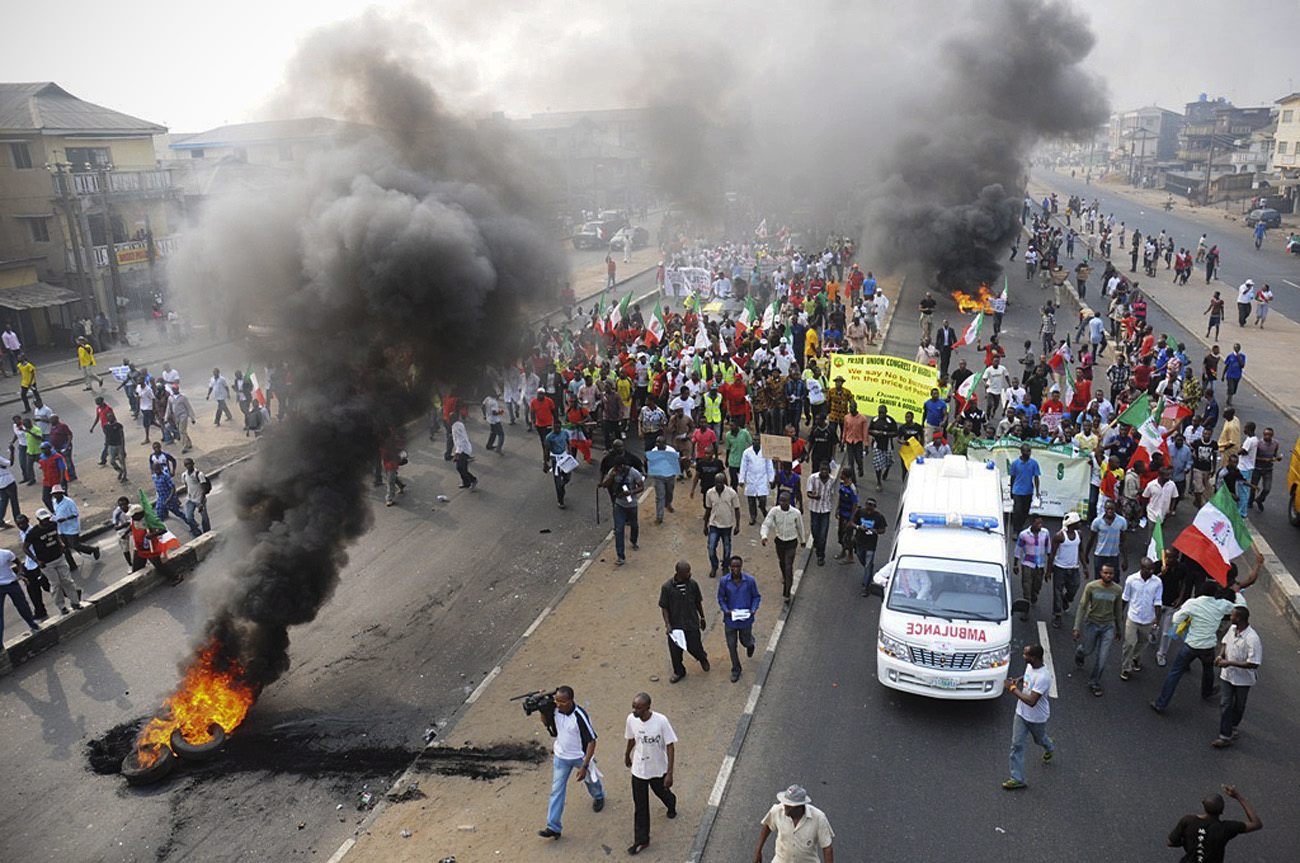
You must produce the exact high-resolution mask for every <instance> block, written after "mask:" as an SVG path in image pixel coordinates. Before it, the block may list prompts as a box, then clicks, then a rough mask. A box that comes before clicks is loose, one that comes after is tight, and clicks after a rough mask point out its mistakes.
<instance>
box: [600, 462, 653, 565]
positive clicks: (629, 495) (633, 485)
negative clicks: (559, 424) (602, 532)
mask: <svg viewBox="0 0 1300 863" xmlns="http://www.w3.org/2000/svg"><path fill="white" fill-rule="evenodd" d="M602 465H603V461H602ZM600 484H601V486H602V487H604V488H605V489H607V490H608V491H609V497H610V500H611V501H612V502H613V509H614V553H615V554H616V555H617V556H618V560H617V561H615V565H616V566H622V565H623V564H625V563H627V554H626V552H625V550H624V539H623V533H624V530H627V531H628V532H629V536H628V539H629V540H630V541H631V543H632V549H633V550H634V551H635V550H636V549H637V544H636V541H637V539H638V537H639V535H640V533H641V525H640V524H639V523H638V521H637V508H638V507H639V506H640V504H641V498H640V495H641V492H643V491H645V476H644V475H643V474H642V473H641V471H639V470H637V469H636V468H634V467H632V466H631V465H630V464H627V463H625V462H622V461H619V462H617V463H615V464H614V465H613V466H612V467H611V468H610V469H609V471H607V472H606V474H605V478H604V479H603V480H601V481H600Z"/></svg>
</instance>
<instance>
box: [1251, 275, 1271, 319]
mask: <svg viewBox="0 0 1300 863" xmlns="http://www.w3.org/2000/svg"><path fill="white" fill-rule="evenodd" d="M1272 302H1273V289H1272V288H1270V287H1269V286H1268V283H1267V282H1266V283H1265V284H1264V287H1262V288H1260V289H1259V290H1258V291H1256V292H1255V326H1257V327H1259V328H1260V329H1261V330H1262V329H1264V322H1265V321H1267V320H1268V310H1269V308H1270V307H1271V305H1272Z"/></svg>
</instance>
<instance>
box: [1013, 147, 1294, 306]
mask: <svg viewBox="0 0 1300 863" xmlns="http://www.w3.org/2000/svg"><path fill="white" fill-rule="evenodd" d="M1031 178H1032V180H1033V181H1034V182H1037V183H1042V184H1044V185H1046V186H1048V187H1049V188H1051V189H1055V190H1056V191H1057V192H1058V193H1059V194H1060V195H1061V197H1062V199H1064V198H1068V197H1069V196H1070V195H1080V196H1083V197H1084V198H1085V199H1086V200H1088V201H1092V200H1093V199H1094V198H1096V199H1097V200H1098V201H1099V202H1100V204H1101V209H1102V212H1103V213H1107V214H1110V213H1114V214H1115V224H1116V226H1118V225H1119V223H1120V222H1121V221H1123V222H1125V223H1126V225H1127V226H1128V233H1129V235H1130V236H1131V235H1132V233H1133V228H1134V227H1137V228H1139V229H1141V231H1142V233H1143V234H1144V235H1145V234H1146V233H1147V232H1151V233H1153V234H1159V233H1160V231H1161V230H1164V231H1166V232H1167V233H1168V234H1169V235H1170V236H1172V237H1173V238H1174V240H1175V241H1176V242H1177V243H1178V245H1180V246H1186V247H1187V248H1189V249H1192V250H1193V253H1194V252H1195V249H1196V243H1197V241H1198V240H1199V239H1200V237H1201V234H1208V237H1207V241H1208V242H1209V243H1210V244H1215V243H1217V244H1218V246H1219V251H1220V252H1222V259H1221V261H1220V265H1219V278H1220V279H1222V280H1223V281H1224V282H1226V283H1227V287H1229V288H1232V289H1235V288H1236V287H1237V285H1240V284H1241V283H1242V282H1244V281H1246V279H1254V280H1255V283H1256V284H1259V285H1262V284H1264V283H1265V282H1267V283H1268V284H1269V285H1271V286H1272V288H1273V293H1274V294H1276V298H1275V299H1274V300H1273V308H1274V309H1275V310H1276V311H1279V312H1281V313H1283V314H1284V315H1286V316H1288V317H1290V318H1291V319H1292V320H1300V257H1297V256H1296V255H1287V254H1286V252H1285V251H1283V249H1282V243H1283V242H1284V241H1285V238H1286V234H1285V232H1282V231H1269V232H1268V236H1267V238H1266V240H1265V245H1264V246H1263V247H1262V248H1260V249H1258V250H1256V248H1255V237H1254V233H1253V231H1252V229H1250V228H1247V227H1246V226H1245V224H1244V223H1242V222H1235V223H1234V222H1228V221H1226V220H1225V221H1223V222H1222V223H1221V225H1218V226H1215V225H1213V224H1207V223H1206V222H1205V221H1203V220H1201V219H1196V218H1190V217H1189V216H1188V215H1186V205H1185V204H1183V203H1176V204H1175V205H1174V209H1173V211H1172V212H1168V213H1166V212H1165V211H1164V210H1153V209H1152V208H1150V207H1148V206H1146V205H1144V204H1140V203H1137V202H1135V201H1133V200H1132V199H1130V198H1126V197H1124V196H1122V195H1118V194H1116V193H1114V192H1112V191H1109V190H1108V189H1107V187H1106V186H1105V185H1103V184H1098V183H1093V184H1090V185H1085V184H1084V181H1083V180H1082V179H1073V180H1072V179H1070V175H1069V174H1068V173H1056V172H1053V171H1047V170H1043V169H1036V170H1035V171H1033V173H1032V174H1031ZM1062 212H1064V206H1062ZM1201 212H1205V211H1201ZM1112 251H1113V253H1114V255H1115V258H1116V265H1117V266H1118V265H1119V264H1120V261H1121V260H1122V261H1123V264H1124V267H1123V269H1124V272H1128V264H1129V259H1128V255H1127V252H1128V250H1127V249H1120V248H1119V246H1118V245H1117V246H1115V248H1114V249H1113V250H1112ZM1137 278H1138V279H1139V280H1141V279H1143V278H1145V277H1144V276H1143V275H1142V274H1141V272H1139V273H1138V276H1137ZM1157 278H1162V279H1165V280H1168V279H1171V278H1172V271H1170V272H1169V273H1166V272H1165V269H1164V265H1163V264H1162V265H1161V267H1160V275H1159V276H1157ZM1204 283H1205V268H1204V267H1199V268H1198V269H1197V270H1196V271H1195V272H1194V273H1193V274H1192V279H1191V281H1189V282H1188V285H1189V286H1190V285H1193V284H1201V285H1203V284H1204ZM1089 287H1093V286H1091V285H1090V286H1089ZM1224 297H1226V298H1227V299H1228V303H1229V307H1230V308H1231V303H1232V302H1233V301H1234V299H1233V298H1234V297H1235V294H1229V293H1226V292H1225V293H1224Z"/></svg>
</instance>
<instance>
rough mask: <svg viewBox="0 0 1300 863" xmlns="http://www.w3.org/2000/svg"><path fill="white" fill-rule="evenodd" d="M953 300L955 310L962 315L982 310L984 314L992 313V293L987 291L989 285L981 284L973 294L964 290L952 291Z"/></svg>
mask: <svg viewBox="0 0 1300 863" xmlns="http://www.w3.org/2000/svg"><path fill="white" fill-rule="evenodd" d="M951 293H952V298H953V301H954V302H956V303H957V310H958V311H959V312H961V313H962V314H963V315H973V314H975V313H976V312H980V311H982V312H984V314H986V315H991V314H993V294H992V293H990V292H989V286H988V285H986V284H982V285H980V287H979V291H977V292H976V293H975V294H974V295H971V294H968V293H966V292H965V291H952V292H951Z"/></svg>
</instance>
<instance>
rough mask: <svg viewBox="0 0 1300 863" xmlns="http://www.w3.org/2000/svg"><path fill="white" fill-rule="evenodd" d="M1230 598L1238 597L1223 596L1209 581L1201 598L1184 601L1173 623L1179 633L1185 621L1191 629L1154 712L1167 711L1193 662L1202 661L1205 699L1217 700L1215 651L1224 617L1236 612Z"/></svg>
mask: <svg viewBox="0 0 1300 863" xmlns="http://www.w3.org/2000/svg"><path fill="white" fill-rule="evenodd" d="M1222 590H1223V591H1226V590H1227V589H1226V588H1223V589H1222ZM1228 596H1233V597H1234V598H1235V594H1233V593H1231V592H1230V591H1229V592H1227V593H1226V594H1222V593H1221V589H1220V587H1219V586H1218V585H1217V584H1213V583H1210V582H1207V583H1206V584H1205V585H1204V586H1203V587H1202V588H1201V591H1200V592H1199V594H1198V595H1197V596H1194V597H1192V598H1191V599H1189V600H1187V601H1186V602H1184V603H1183V604H1182V606H1181V607H1179V609H1178V610H1177V611H1176V612H1174V617H1173V620H1172V625H1173V628H1174V631H1175V632H1176V631H1177V630H1178V627H1179V626H1180V625H1182V623H1183V622H1184V621H1186V622H1187V630H1186V632H1185V633H1183V646H1182V647H1180V648H1179V649H1178V653H1177V654H1176V655H1175V656H1174V661H1173V662H1172V663H1171V664H1170V666H1169V673H1168V674H1167V675H1165V682H1164V684H1163V685H1161V687H1160V695H1158V696H1157V697H1156V700H1155V701H1153V702H1151V709H1152V710H1154V711H1155V712H1156V713H1164V712H1165V708H1167V707H1168V706H1169V702H1170V701H1172V700H1173V697H1174V690H1176V689H1177V688H1178V681H1180V680H1182V678H1183V675H1184V674H1185V673H1186V672H1187V670H1188V669H1190V668H1191V667H1192V661H1193V660H1197V659H1199V660H1200V661H1201V698H1203V699H1205V700H1206V701H1209V700H1210V699H1211V698H1213V697H1214V692H1215V690H1214V660H1215V648H1216V647H1217V646H1218V643H1219V624H1221V623H1222V622H1223V618H1225V617H1226V616H1228V615H1229V614H1231V613H1232V609H1233V607H1234V605H1233V601H1232V600H1231V599H1228V598H1227V597H1228Z"/></svg>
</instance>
